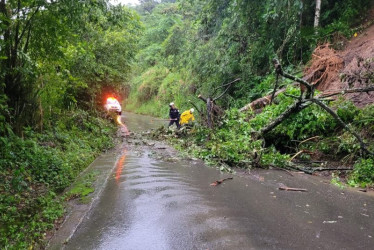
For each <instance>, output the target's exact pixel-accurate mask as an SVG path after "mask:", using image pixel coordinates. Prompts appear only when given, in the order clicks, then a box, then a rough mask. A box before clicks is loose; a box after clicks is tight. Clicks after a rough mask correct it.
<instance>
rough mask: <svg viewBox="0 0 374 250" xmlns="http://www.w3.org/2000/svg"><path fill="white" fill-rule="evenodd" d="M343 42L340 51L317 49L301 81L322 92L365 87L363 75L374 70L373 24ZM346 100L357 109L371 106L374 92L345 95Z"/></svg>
mask: <svg viewBox="0 0 374 250" xmlns="http://www.w3.org/2000/svg"><path fill="white" fill-rule="evenodd" d="M373 14H374V11H373ZM346 43H347V45H346V47H345V49H344V50H341V51H335V50H334V49H332V48H331V47H332V46H331V45H329V44H325V45H321V46H319V47H317V48H316V49H315V51H314V53H313V56H312V60H311V62H310V66H309V67H308V68H307V69H306V70H305V77H304V79H306V80H307V81H309V82H311V83H313V84H316V85H317V89H318V90H320V91H322V92H324V93H328V92H334V91H337V90H342V89H348V88H363V87H367V85H368V84H370V82H369V81H368V80H367V79H366V78H365V74H367V73H368V72H373V70H374V25H371V26H370V27H369V28H367V29H366V30H363V31H362V32H361V33H360V34H358V35H357V37H354V38H353V39H352V40H350V41H348V42H346ZM371 84H373V83H371ZM345 97H346V98H347V99H348V100H351V101H353V103H355V104H356V105H357V106H359V107H364V106H366V105H368V104H372V103H374V93H373V92H372V93H354V94H347V95H346V96H345Z"/></svg>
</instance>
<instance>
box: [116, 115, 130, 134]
mask: <svg viewBox="0 0 374 250" xmlns="http://www.w3.org/2000/svg"><path fill="white" fill-rule="evenodd" d="M116 121H117V123H118V125H120V126H121V132H122V133H125V135H127V136H128V135H130V133H129V130H128V129H127V127H126V125H125V124H123V123H122V119H121V116H120V115H118V116H117V119H116Z"/></svg>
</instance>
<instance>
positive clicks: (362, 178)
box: [350, 158, 374, 187]
mask: <svg viewBox="0 0 374 250" xmlns="http://www.w3.org/2000/svg"><path fill="white" fill-rule="evenodd" d="M350 179H351V180H353V181H354V182H356V183H359V184H360V185H361V186H363V187H365V186H367V185H372V184H373V183H374V158H369V159H360V160H359V161H358V162H357V163H356V164H355V165H354V171H353V173H352V175H351V176H350Z"/></svg>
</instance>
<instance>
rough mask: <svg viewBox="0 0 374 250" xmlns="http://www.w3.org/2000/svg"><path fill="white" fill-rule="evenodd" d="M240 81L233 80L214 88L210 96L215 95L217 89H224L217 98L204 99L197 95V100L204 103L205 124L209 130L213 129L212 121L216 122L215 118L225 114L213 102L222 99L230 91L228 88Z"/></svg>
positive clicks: (238, 79)
mask: <svg viewBox="0 0 374 250" xmlns="http://www.w3.org/2000/svg"><path fill="white" fill-rule="evenodd" d="M240 80H241V79H240V78H237V79H235V80H233V81H231V82H229V83H227V84H224V85H222V86H219V87H217V88H215V89H214V90H213V94H212V95H215V93H216V91H217V90H218V89H220V88H226V89H225V90H224V91H223V92H222V93H221V94H220V95H218V96H217V97H211V96H208V97H204V96H202V95H198V98H199V99H200V100H202V101H203V102H205V103H206V123H207V126H208V128H210V129H211V128H213V127H214V121H215V120H216V118H217V117H219V116H222V115H223V114H224V113H225V111H224V110H223V109H222V108H221V107H219V106H218V105H216V104H215V102H216V101H217V100H218V99H220V98H222V97H223V96H224V95H225V94H226V93H227V91H228V90H229V89H230V87H231V86H232V84H233V83H235V82H238V81H240ZM194 106H195V105H194ZM195 107H196V106H195Z"/></svg>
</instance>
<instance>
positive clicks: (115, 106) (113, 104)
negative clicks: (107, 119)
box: [105, 97, 122, 115]
mask: <svg viewBox="0 0 374 250" xmlns="http://www.w3.org/2000/svg"><path fill="white" fill-rule="evenodd" d="M105 108H106V110H107V111H108V112H115V113H117V114H118V115H121V113H122V108H121V105H120V104H119V102H118V101H117V99H116V98H114V97H109V98H108V99H107V100H106V104H105Z"/></svg>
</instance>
